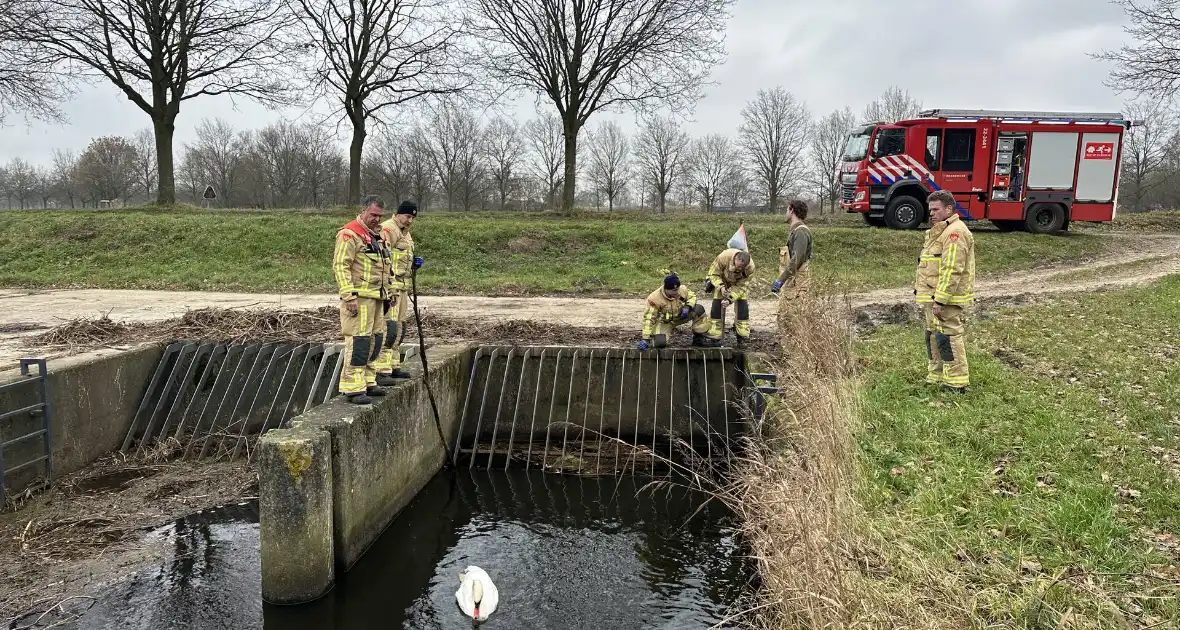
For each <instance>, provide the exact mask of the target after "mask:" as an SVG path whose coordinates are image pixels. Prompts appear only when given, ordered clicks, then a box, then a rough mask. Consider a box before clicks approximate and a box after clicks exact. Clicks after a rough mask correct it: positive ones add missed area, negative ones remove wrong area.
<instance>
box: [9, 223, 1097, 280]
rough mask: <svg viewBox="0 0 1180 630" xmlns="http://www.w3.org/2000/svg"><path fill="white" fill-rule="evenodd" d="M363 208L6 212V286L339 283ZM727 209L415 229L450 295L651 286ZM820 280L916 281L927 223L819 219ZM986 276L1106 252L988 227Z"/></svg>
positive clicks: (681, 263) (759, 245) (765, 242)
mask: <svg viewBox="0 0 1180 630" xmlns="http://www.w3.org/2000/svg"><path fill="white" fill-rule="evenodd" d="M350 216H351V215H350V214H346V213H342V212H333V213H320V214H314V213H304V212H300V213H290V214H282V213H273V212H270V213H247V212H225V211H201V210H172V211H133V210H130V211H105V210H104V211H90V212H67V211H35V212H5V213H4V214H3V217H2V220H3V222H4V229H3V230H0V286H7V287H55V288H111V289H115V288H139V289H171V290H206V291H264V292H280V291H283V292H326V293H331V292H333V291H334V289H335V287H334V285H333V282H332V277H331V273H330V271H329V269H328V263H329V260H330V259H331V251H332V243H333V239H334V235H335V231H336V229H337V228H338V227H339V226H340V225H342V224H343V223H345V222H347V220H348V219H349V217H350ZM745 220H746V226H747V231H748V234H749V238H750V247H751V252H752V253H753V255H754V260H755V262H756V263H757V264H758V265H759V268H760V270H761V271H760V273H759V274H758V278H757V282H758V285H757V287H756V291H755V294H756V295H761V294H763V293H765V292H766V290H767V289H768V288H769V285H770V282H771V281H772V280H773V278H774V276H775V275H776V272H777V266H778V248H779V247H780V246H781V245H783V244H785V242H786V234H787V228H786V225H785V221H784V220H783V218H782V217H781V216H758V215H753V216H747V217H745ZM738 221H739V219H738V217H733V216H717V215H664V216H661V215H657V214H642V215H636V214H627V215H624V214H615V215H601V214H599V215H587V214H578V215H572V216H553V215H544V214H531V215H530V214H505V213H482V214H467V215H462V214H457V213H442V212H427V213H423V214H422V215H421V216H420V217H419V220H418V222H417V224H416V225H415V226H414V235H415V240H416V241H417V243H418V247H419V250H420V253H421V255H422V256H423V257H424V258H425V259H426V266H425V267H424V268H423V270H422V272H421V276H420V278H419V280H420V287H421V288H422V289H424V290H428V291H434V292H436V293H444V292H446V293H458V294H544V293H583V294H611V293H617V294H621V295H642V294H646V293H647V292H649V291H651V290H652V288H653V287H655V286H658V283H659V280H660V278H661V277H662V275H661V273H660V270H661V269H665V268H672V269H674V270H676V271H677V272H679V273H680V274H681V275H682V276H683V277H684V279H685V280H686V281H689V282H692V283H693V285H694V286H695V285H696V283H697V282H698V281H700V280H702V279H703V278H704V274H705V271H706V269H707V268H708V265H709V263H710V262H711V261H712V258H713V257H714V256H715V255H716V254H717V253H718V252H720V251H721V250H722V249H723V248H724V247H725V243H726V241H727V240H728V239H729V237H730V236H731V235H732V234H733V232H734V230H735V229H736V228H737V225H738ZM816 223H817V225H816V227H815V234H816V244H815V253H814V265H815V269H816V274H815V275H816V280H817V282H823V281H825V279H835V280H838V281H839V282H840V283H841V288H843V289H846V290H851V291H859V290H864V289H872V288H887V287H894V286H904V285H905V284H907V283H909V282H910V281H911V278H912V275H913V266H914V261H915V260H916V257H917V252H918V250H919V249H920V246H921V241H922V233H921V232H920V231H914V232H896V231H891V230H881V229H867V228H861V227H827V226H823V225H819V223H820V222H819V221H817V222H816ZM977 238H978V243H979V248H980V252H981V254H980V257H979V268H978V273H980V274H983V275H986V274H989V273H1002V272H1008V271H1013V270H1017V269H1026V268H1030V267H1033V266H1036V265H1039V264H1044V263H1050V262H1054V261H1061V260H1069V259H1075V258H1080V257H1085V256H1089V255H1093V254H1095V253H1097V252H1099V251H1101V250H1102V249H1103V247H1104V246H1105V243H1106V240H1105V239H1104V238H1103V237H1100V236H1094V235H1071V236H1068V237H1037V236H1032V235H1029V234H1000V233H996V232H987V233H982V232H981V233H980V234H979V235H978V237H977Z"/></svg>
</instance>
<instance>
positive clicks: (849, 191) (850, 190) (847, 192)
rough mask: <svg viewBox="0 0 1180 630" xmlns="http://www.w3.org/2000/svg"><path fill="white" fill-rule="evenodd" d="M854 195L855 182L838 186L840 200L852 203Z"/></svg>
mask: <svg viewBox="0 0 1180 630" xmlns="http://www.w3.org/2000/svg"><path fill="white" fill-rule="evenodd" d="M855 197H856V184H842V185H841V187H840V200H841V201H843V202H845V203H852V200H853V199H854V198H855Z"/></svg>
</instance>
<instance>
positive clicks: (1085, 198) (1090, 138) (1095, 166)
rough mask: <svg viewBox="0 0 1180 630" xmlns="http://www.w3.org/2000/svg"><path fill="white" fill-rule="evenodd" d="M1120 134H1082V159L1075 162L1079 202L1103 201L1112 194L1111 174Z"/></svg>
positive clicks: (1075, 195)
mask: <svg viewBox="0 0 1180 630" xmlns="http://www.w3.org/2000/svg"><path fill="white" fill-rule="evenodd" d="M1118 149H1119V134H1117V133H1086V134H1082V161H1081V163H1080V164H1078V188H1077V190H1076V191H1074V199H1076V200H1077V202H1078V203H1086V202H1099V203H1106V202H1109V201H1110V200H1111V199H1113V198H1114V184H1115V181H1114V174H1115V165H1116V160H1117V159H1118V153H1119V150H1118Z"/></svg>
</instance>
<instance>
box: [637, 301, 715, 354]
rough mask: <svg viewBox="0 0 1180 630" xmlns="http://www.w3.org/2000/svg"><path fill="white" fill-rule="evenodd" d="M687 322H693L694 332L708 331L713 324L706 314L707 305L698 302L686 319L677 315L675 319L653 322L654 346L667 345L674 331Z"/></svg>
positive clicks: (652, 335) (703, 332)
mask: <svg viewBox="0 0 1180 630" xmlns="http://www.w3.org/2000/svg"><path fill="white" fill-rule="evenodd" d="M685 324H692V332H693V334H697V335H703V334H706V333H708V332H709V329H710V328H711V327H712V325H713V324H712V322H711V321H710V320H709V316H708V315H707V314H705V307H703V306H701V305H700V304H697V305H696V307H695V308H693V309H692V312H690V313H689V315H688V317H687V318H685V319H680V317H679V316H677V317H676V318H674V319H660V320H658V321H656V322H653V323H652V325H651V345H652V347H653V348H664V347H667V345H668V340H669V339H671V338H672V333H673V331H675V330H676V329H677V328H680V327H681V326H683V325H685Z"/></svg>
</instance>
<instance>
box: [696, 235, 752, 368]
mask: <svg viewBox="0 0 1180 630" xmlns="http://www.w3.org/2000/svg"><path fill="white" fill-rule="evenodd" d="M731 242H732V241H731ZM753 276H754V261H753V260H752V259H751V258H750V252H748V251H746V250H744V249H737V248H736V247H730V248H728V249H726V250H725V251H723V252H721V253H720V254H718V255H717V258H716V259H714V260H713V264H712V265H710V266H709V273H708V275H707V276H706V278H705V291H707V292H709V293H712V294H713V304H712V306H711V307H710V309H709V318H710V320H711V323H712V325H711V326H710V328H709V333H708V337H709V343H708V345H709V346H713V347H716V346H719V345H721V337H722V335H724V334H725V309H727V308H729V305H730V304H732V305H733V308H734V324H733V331H734V334H736V335H737V346H738V348H744V347H745V346H746V342H747V341H748V340H749V339H750V302H749V301H748V298H749V294H750V289H749V285H750V278H752V277H753Z"/></svg>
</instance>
